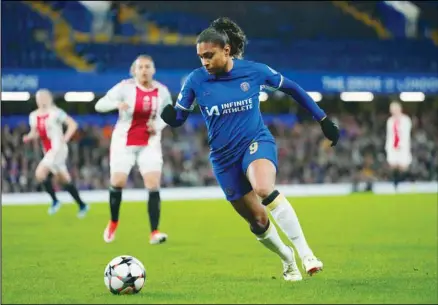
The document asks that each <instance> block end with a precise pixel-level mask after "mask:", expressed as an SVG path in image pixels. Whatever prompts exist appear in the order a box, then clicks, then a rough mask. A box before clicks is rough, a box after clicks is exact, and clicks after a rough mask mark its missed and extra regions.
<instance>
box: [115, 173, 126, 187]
mask: <svg viewBox="0 0 438 305" xmlns="http://www.w3.org/2000/svg"><path fill="white" fill-rule="evenodd" d="M126 180H127V179H126V177H124V176H119V175H113V176H112V177H111V186H112V187H116V188H120V189H122V188H124V187H125V186H126Z"/></svg>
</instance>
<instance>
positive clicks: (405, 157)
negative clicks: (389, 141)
mask: <svg viewBox="0 0 438 305" xmlns="http://www.w3.org/2000/svg"><path fill="white" fill-rule="evenodd" d="M386 160H387V161H388V164H389V165H391V166H403V167H408V166H409V165H411V163H412V154H411V152H410V151H409V150H395V149H390V150H388V151H387V152H386Z"/></svg>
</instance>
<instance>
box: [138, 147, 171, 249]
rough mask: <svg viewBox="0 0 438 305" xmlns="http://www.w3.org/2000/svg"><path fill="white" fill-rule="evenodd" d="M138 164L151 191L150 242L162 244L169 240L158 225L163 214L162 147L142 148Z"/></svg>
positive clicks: (149, 205)
mask: <svg viewBox="0 0 438 305" xmlns="http://www.w3.org/2000/svg"><path fill="white" fill-rule="evenodd" d="M137 164H138V167H139V170H140V172H141V174H142V177H143V182H144V186H145V188H146V189H147V190H148V191H149V198H148V202H147V205H148V215H149V224H150V227H151V234H150V238H149V243H150V244H153V245H155V244H161V243H163V242H165V241H166V240H167V237H168V236H167V234H165V233H163V232H160V231H159V229H158V227H159V224H160V215H161V198H160V186H161V170H162V167H163V157H162V154H161V149H160V148H159V147H156V146H146V147H144V148H142V150H141V151H140V153H139V155H138V159H137Z"/></svg>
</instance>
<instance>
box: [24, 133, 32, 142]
mask: <svg viewBox="0 0 438 305" xmlns="http://www.w3.org/2000/svg"><path fill="white" fill-rule="evenodd" d="M30 140H31V138H30V137H29V136H28V135H24V136H23V143H28V142H30Z"/></svg>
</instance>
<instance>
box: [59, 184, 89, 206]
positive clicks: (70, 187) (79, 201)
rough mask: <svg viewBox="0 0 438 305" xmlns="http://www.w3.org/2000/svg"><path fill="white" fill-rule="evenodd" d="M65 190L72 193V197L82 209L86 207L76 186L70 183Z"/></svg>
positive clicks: (65, 186)
mask: <svg viewBox="0 0 438 305" xmlns="http://www.w3.org/2000/svg"><path fill="white" fill-rule="evenodd" d="M64 189H65V190H66V191H67V192H69V193H70V195H71V196H72V197H73V199H74V200H75V201H76V203H77V204H78V205H79V207H80V208H83V207H84V206H85V203H84V202H83V201H82V199H81V197H80V196H79V192H78V189H77V188H76V186H74V185H73V184H72V183H71V182H70V183H67V184H65V185H64Z"/></svg>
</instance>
